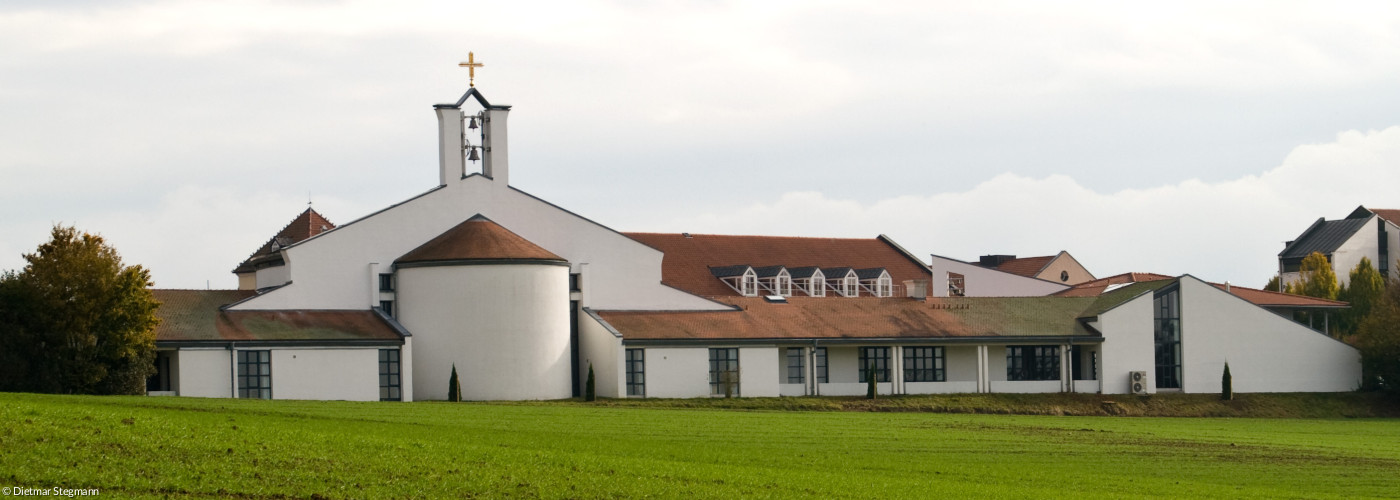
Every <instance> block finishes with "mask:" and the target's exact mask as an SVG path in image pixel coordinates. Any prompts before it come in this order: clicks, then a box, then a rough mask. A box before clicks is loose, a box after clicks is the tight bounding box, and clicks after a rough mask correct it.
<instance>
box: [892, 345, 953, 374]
mask: <svg viewBox="0 0 1400 500" xmlns="http://www.w3.org/2000/svg"><path fill="white" fill-rule="evenodd" d="M901 350H902V351H904V356H903V357H904V381H905V382H945V381H947V369H946V366H947V365H946V362H947V361H946V358H945V357H944V351H943V347H942V346H909V347H904V348H903V349H901Z"/></svg>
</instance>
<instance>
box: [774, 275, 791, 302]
mask: <svg viewBox="0 0 1400 500" xmlns="http://www.w3.org/2000/svg"><path fill="white" fill-rule="evenodd" d="M774 282H776V283H777V287H776V288H777V292H778V295H782V296H784V297H791V296H792V278H791V277H789V276H788V275H787V271H786V270H785V271H783V274H779V275H778V277H777V278H775V279H774Z"/></svg>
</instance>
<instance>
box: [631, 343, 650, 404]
mask: <svg viewBox="0 0 1400 500" xmlns="http://www.w3.org/2000/svg"><path fill="white" fill-rule="evenodd" d="M627 395H628V396H636V397H639V398H643V397H646V395H647V366H646V351H645V350H643V349H628V350H627Z"/></svg>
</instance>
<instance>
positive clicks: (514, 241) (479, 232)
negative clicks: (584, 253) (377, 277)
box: [394, 214, 565, 264]
mask: <svg viewBox="0 0 1400 500" xmlns="http://www.w3.org/2000/svg"><path fill="white" fill-rule="evenodd" d="M460 260H509V261H554V262H565V259H564V258H563V257H560V256H558V255H555V254H553V253H551V252H550V251H549V250H545V249H543V248H540V246H539V245H536V244H534V243H531V242H530V241H529V240H527V239H525V238H522V237H520V235H518V234H515V233H513V232H511V231H510V230H509V229H506V228H504V227H501V225H500V224H497V223H495V222H493V221H492V220H491V219H488V218H486V217H484V216H482V215H481V214H477V215H475V216H473V217H472V218H470V219H467V220H466V221H465V222H462V223H461V224H458V225H456V226H453V227H452V229H448V230H447V231H445V232H443V233H442V234H440V235H438V236H437V237H436V238H433V239H431V240H428V242H427V243H424V244H422V245H420V246H419V247H418V248H415V249H413V250H410V251H409V252H408V253H406V254H404V256H403V257H399V258H398V260H395V261H394V263H395V264H406V263H412V262H431V261H460Z"/></svg>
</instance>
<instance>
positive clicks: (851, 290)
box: [841, 274, 860, 297]
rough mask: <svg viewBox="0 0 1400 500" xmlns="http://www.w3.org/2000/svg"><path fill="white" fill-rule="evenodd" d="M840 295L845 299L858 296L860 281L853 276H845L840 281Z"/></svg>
mask: <svg viewBox="0 0 1400 500" xmlns="http://www.w3.org/2000/svg"><path fill="white" fill-rule="evenodd" d="M841 295H844V296H847V297H855V296H857V295H860V280H859V279H857V278H856V277H855V275H853V274H847V275H846V278H845V279H843V280H841Z"/></svg>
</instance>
